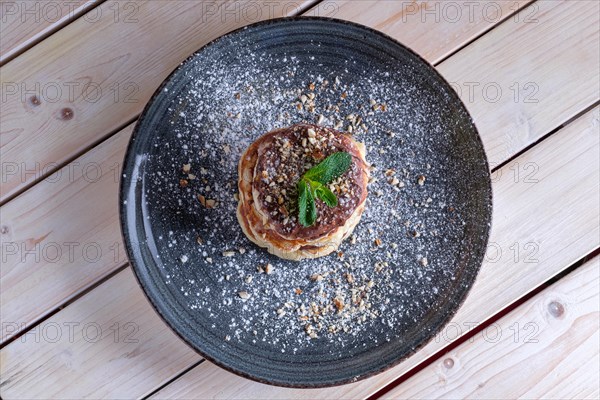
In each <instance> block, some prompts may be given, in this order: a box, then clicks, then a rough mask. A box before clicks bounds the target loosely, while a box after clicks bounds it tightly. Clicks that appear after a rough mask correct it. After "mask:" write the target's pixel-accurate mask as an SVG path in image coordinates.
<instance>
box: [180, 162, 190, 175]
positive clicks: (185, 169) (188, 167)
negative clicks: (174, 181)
mask: <svg viewBox="0 0 600 400" xmlns="http://www.w3.org/2000/svg"><path fill="white" fill-rule="evenodd" d="M182 169H183V172H184V173H186V174H187V173H188V172H190V170H191V169H192V164H183V168H182Z"/></svg>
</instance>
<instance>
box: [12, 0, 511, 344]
mask: <svg viewBox="0 0 600 400" xmlns="http://www.w3.org/2000/svg"><path fill="white" fill-rule="evenodd" d="M382 4H383V8H382V11H379V10H380V9H379V8H373V7H367V8H365V6H364V5H363V3H356V2H342V3H339V8H333V9H332V8H331V5H332V3H322V4H320V5H319V6H317V7H315V8H313V9H312V10H310V11H309V14H312V15H321V16H330V15H333V14H335V15H338V14H339V15H338V16H340V17H347V18H354V17H355V16H356V17H359V16H360V17H361V18H364V17H367V18H364V19H360V20H358V21H357V22H360V23H369V22H372V21H375V20H377V19H382V15H388V14H389V13H394V12H395V13H396V15H398V16H399V17H400V14H401V13H402V12H412V11H411V8H410V7H409V5H410V3H395V2H383V3H382ZM399 4H400V5H401V7H400V8H399V9H398V5H399ZM441 4H442V3H440V2H435V3H430V5H431V7H432V9H433V10H435V9H440V10H441V9H442V8H441V7H442V6H441ZM444 4H445V3H444ZM515 4H518V3H515ZM515 4H513V6H515ZM337 5H338V4H337V3H336V6H337ZM503 7H504V9H503V11H502V13H507V12H509V11H510V9H509V8H508V7H507V6H506V5H505V6H503ZM355 8H356V9H358V10H361V12H360V13H358V14H356V13H354V12H353V10H355ZM474 10H478V8H475V9H474ZM362 11H364V12H362ZM398 12H400V14H398ZM473 12H474V11H473ZM462 13H464V18H463V19H461V20H459V21H457V22H456V23H452V24H451V25H452V27H451V28H447V27H445V24H440V23H438V22H437V19H436V15H433V17H431V16H429V17H428V18H429V19H426V20H425V21H426V23H425V24H422V23H421V22H420V21H421V16H420V14H419V13H417V12H415V13H412V14H410V19H407V21H410V22H409V23H410V27H411V29H409V31H413V30H415V29H417V28H418V29H419V32H420V34H419V35H410V36H408V37H407V38H406V39H407V40H411V41H414V42H412V43H411V45H413V47H414V48H415V49H417V50H419V51H420V50H421V49H422V50H423V51H425V52H427V53H430V52H431V49H430V48H429V47H428V46H429V45H430V43H432V42H436V41H437V42H439V40H438V39H439V38H441V37H452V38H453V39H452V40H451V41H450V42H447V46H450V47H452V46H454V45H456V43H459V42H463V43H466V42H468V41H469V40H471V38H472V37H473V35H475V34H476V33H477V32H479V31H480V30H483V29H486V28H487V27H488V25H489V22H488V21H486V20H485V19H483V20H481V19H479V20H477V21H476V23H471V22H470V21H471V16H470V13H469V10H468V9H467V8H464V9H463V10H462ZM502 15H504V14H502ZM388 23H392V20H391V19H388ZM388 23H386V24H383V25H378V27H381V28H385V29H388V30H389V29H392V28H394V29H399V28H400V27H399V26H397V25H396V24H393V23H392V25H388ZM452 29H454V31H452V32H453V33H452V35H450V32H451V30H452ZM388 33H392V32H388ZM455 41H458V42H455ZM444 43H446V42H444ZM436 48H437V47H436ZM440 54H441V53H439V52H437V51H434V52H433V53H431V57H438V56H439V55H440ZM433 59H434V58H432V60H433ZM119 135H123V133H122V132H121V133H119ZM127 135H128V134H127ZM109 143H110V144H111V145H114V146H121V147H120V148H115V149H113V150H111V151H112V152H113V154H114V156H115V157H116V158H114V159H113V158H111V159H110V161H107V160H106V158H105V156H104V154H102V153H99V154H95V149H94V150H92V151H91V152H90V154H89V155H86V159H85V162H84V163H85V164H89V163H94V162H96V163H98V164H99V165H100V167H101V168H102V170H103V171H105V172H106V171H108V170H111V171H112V172H113V173H114V172H116V169H115V165H114V164H113V162H117V161H120V160H118V156H117V154H121V153H120V151H122V149H123V148H124V145H123V142H122V141H119V142H112V141H110V142H109ZM109 162H110V163H109ZM75 163H79V164H82V162H81V160H77V161H76V162H75ZM75 163H71V164H70V165H68V166H66V167H64V168H63V170H62V175H63V176H66V175H67V173H68V171H71V170H77V171H80V170H81V169H82V166H77V165H75ZM92 172H93V169H92ZM109 178H110V177H108V178H107V179H105V180H103V181H102V182H104V183H102V184H99V183H96V184H94V185H90V186H93V187H90V188H87V189H86V190H82V186H81V185H79V186H77V185H76V186H74V187H70V188H69V189H68V190H67V187H66V186H60V185H57V184H54V185H48V184H47V182H41V183H40V184H38V185H36V186H34V187H33V188H31V189H30V190H29V191H27V192H25V194H24V195H22V196H19V197H17V198H15V199H14V200H12V201H11V202H9V203H7V205H6V206H5V207H3V208H2V211H3V212H4V213H5V214H6V215H13V214H14V215H17V214H19V215H21V214H22V215H24V216H27V215H31V216H32V218H40V219H35V220H34V219H27V218H20V219H18V220H17V222H19V221H20V223H19V224H16V225H15V223H14V222H13V221H14V218H8V219H7V221H6V222H5V224H6V226H7V227H8V229H9V234H8V236H5V238H3V239H5V240H7V241H9V242H11V243H13V242H14V243H16V244H17V245H18V246H19V247H21V246H25V247H26V248H27V249H29V248H30V247H28V246H29V245H30V244H31V245H32V246H33V243H35V242H36V241H37V239H36V238H38V239H39V238H43V240H41V241H40V244H39V246H40V248H41V249H44V248H47V247H48V246H51V245H50V243H59V244H61V246H60V247H61V248H62V250H63V251H64V252H65V253H67V252H68V248H65V247H66V246H65V245H64V244H65V243H70V242H78V243H80V242H81V238H80V235H81V234H80V231H82V232H87V233H86V235H84V238H83V239H84V240H85V242H86V243H89V242H98V243H99V244H100V248H101V249H102V257H101V259H100V260H98V261H96V262H94V263H93V264H94V265H90V263H87V264H85V259H82V257H81V254H79V257H78V258H77V260H71V259H69V260H68V262H64V260H63V262H55V263H52V265H47V266H46V267H45V268H38V265H39V263H35V262H34V261H35V260H34V258H33V257H31V256H28V258H26V259H25V262H21V259H22V255H21V252H18V253H17V254H15V255H12V256H11V258H10V260H9V261H11V262H9V263H8V264H7V268H4V271H3V272H2V273H3V275H2V276H9V277H10V279H7V280H5V284H4V285H3V286H4V287H6V288H7V290H6V291H5V292H4V295H2V296H3V297H2V300H3V302H2V307H1V308H0V310H1V311H2V314H3V317H2V318H3V320H5V321H8V322H10V323H9V324H6V325H4V326H3V331H2V340H5V339H7V338H9V337H10V336H12V335H14V334H15V333H17V332H18V331H20V330H22V329H26V328H27V327H28V326H29V325H30V324H31V323H33V322H34V321H35V320H36V319H38V318H40V317H42V316H43V315H45V314H46V313H48V312H50V311H51V310H52V309H54V308H55V307H57V306H58V305H60V304H62V303H63V302H64V301H66V300H68V299H69V298H71V297H73V296H75V295H77V294H78V293H79V292H80V291H81V290H83V289H85V288H86V287H88V286H89V285H91V284H93V283H94V282H96V281H97V279H99V278H100V277H102V276H104V275H105V274H106V273H108V272H110V271H111V270H114V268H116V267H118V266H119V265H122V264H123V259H122V257H121V256H122V255H123V252H122V249H123V245H122V244H121V239H120V234H119V233H118V229H119V228H118V217H117V211H118V210H117V207H116V204H117V203H116V193H117V181H116V180H113V181H112V183H114V185H112V186H111V187H110V188H109V187H108V186H107V185H111V183H110V182H109V180H110V179H109ZM62 182H63V183H65V181H64V179H63V181H62ZM80 183H82V182H80ZM38 186H39V188H38ZM80 190H81V192H82V193H81V194H80V195H78V196H72V194H73V193H76V192H77V191H80ZM47 198H52V201H51V202H47V201H46V199H47ZM103 198H104V199H106V198H111V199H113V200H110V201H105V202H104V203H102V204H99V199H103ZM83 204H97V206H96V207H93V208H89V209H87V210H86V215H85V217H84V218H80V219H78V220H77V221H76V222H75V221H73V222H72V223H71V224H69V225H68V226H64V224H63V223H62V222H63V221H64V217H65V214H69V212H70V211H69V210H71V209H77V208H78V207H81V205H83ZM109 206H111V207H109ZM48 207H57V208H59V207H60V208H61V210H62V211H61V212H57V213H50V212H44V211H45V210H48ZM19 210H21V211H23V212H21V211H19ZM28 210H37V211H36V212H34V213H31V214H30V213H29V211H28ZM90 212H91V213H92V214H89V215H88V214H87V213H90ZM34 221H35V223H33V222H34ZM13 225H15V226H13ZM40 228H41V229H40ZM51 228H52V229H51ZM50 230H52V233H51V235H48V236H46V235H47V234H48V232H50ZM11 232H15V233H14V235H13V234H11ZM111 235H112V236H111ZM11 246H13V245H12V244H11ZM78 247H79V249H81V247H82V245H79V246H78ZM92 250H93V249H92ZM115 253H117V257H116V259H115ZM82 263H83V264H82ZM90 270H92V271H94V272H93V273H90V272H89V271H90ZM65 276H67V277H68V279H67V278H64V277H65ZM17 282H18V285H17ZM32 292H35V293H36V296H34V297H31V296H29V294H30V293H32ZM25 299H26V300H25Z"/></svg>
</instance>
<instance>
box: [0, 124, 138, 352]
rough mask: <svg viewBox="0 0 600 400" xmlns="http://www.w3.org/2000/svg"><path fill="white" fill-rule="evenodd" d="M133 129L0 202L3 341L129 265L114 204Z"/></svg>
mask: <svg viewBox="0 0 600 400" xmlns="http://www.w3.org/2000/svg"><path fill="white" fill-rule="evenodd" d="M132 130H133V125H130V126H128V127H127V128H125V129H123V130H122V131H121V132H119V133H118V134H117V135H115V136H113V137H111V138H109V139H108V140H107V141H106V142H104V143H102V144H100V145H99V146H97V147H95V148H94V149H93V150H92V151H90V152H88V153H86V154H84V155H83V156H82V157H80V158H78V159H76V160H75V161H73V162H72V163H70V164H69V165H67V166H65V167H64V168H62V169H60V170H58V171H57V173H55V174H53V175H51V176H49V177H48V178H47V179H45V180H44V181H42V182H40V183H39V184H37V185H36V186H35V187H33V188H32V190H28V191H26V192H25V193H23V194H22V195H21V196H19V198H18V199H16V200H15V201H11V202H8V203H7V204H5V205H4V206H2V207H0V212H1V213H2V226H3V227H4V229H5V230H6V231H7V232H6V233H4V234H3V235H2V244H1V247H2V268H0V315H1V316H0V319H1V322H2V338H1V341H2V342H4V341H5V340H6V339H8V338H10V337H12V336H13V335H14V334H16V333H18V332H20V331H21V330H23V329H26V328H27V327H28V326H29V325H30V324H31V323H32V322H33V321H35V320H37V319H39V318H41V317H43V316H44V315H46V314H47V313H48V312H50V311H52V310H53V309H56V308H58V307H59V306H60V305H62V304H64V302H65V301H67V300H69V299H70V298H72V297H74V296H76V295H77V294H78V293H80V292H81V291H82V290H83V289H85V288H87V287H89V286H90V284H92V283H93V282H96V281H98V280H99V279H101V278H102V277H104V276H106V275H107V274H108V273H110V272H111V271H113V270H114V269H115V268H116V267H118V266H120V265H123V264H124V263H125V262H126V259H127V256H126V254H125V250H124V247H123V245H122V240H121V231H120V228H119V220H118V208H117V205H118V189H119V178H120V175H121V163H122V160H123V157H124V155H125V148H126V147H127V142H128V141H129V137H130V136H131V132H132Z"/></svg>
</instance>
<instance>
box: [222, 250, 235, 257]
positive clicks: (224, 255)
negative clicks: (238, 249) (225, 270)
mask: <svg viewBox="0 0 600 400" xmlns="http://www.w3.org/2000/svg"><path fill="white" fill-rule="evenodd" d="M233 256H235V251H231V250H228V251H224V252H223V257H233Z"/></svg>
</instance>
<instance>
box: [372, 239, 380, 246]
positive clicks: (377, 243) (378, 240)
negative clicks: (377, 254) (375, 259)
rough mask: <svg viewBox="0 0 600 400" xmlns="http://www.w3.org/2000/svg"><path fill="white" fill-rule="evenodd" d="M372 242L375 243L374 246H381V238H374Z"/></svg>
mask: <svg viewBox="0 0 600 400" xmlns="http://www.w3.org/2000/svg"><path fill="white" fill-rule="evenodd" d="M374 243H375V246H381V243H382V242H381V239H379V238H377V239H375V242H374Z"/></svg>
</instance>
